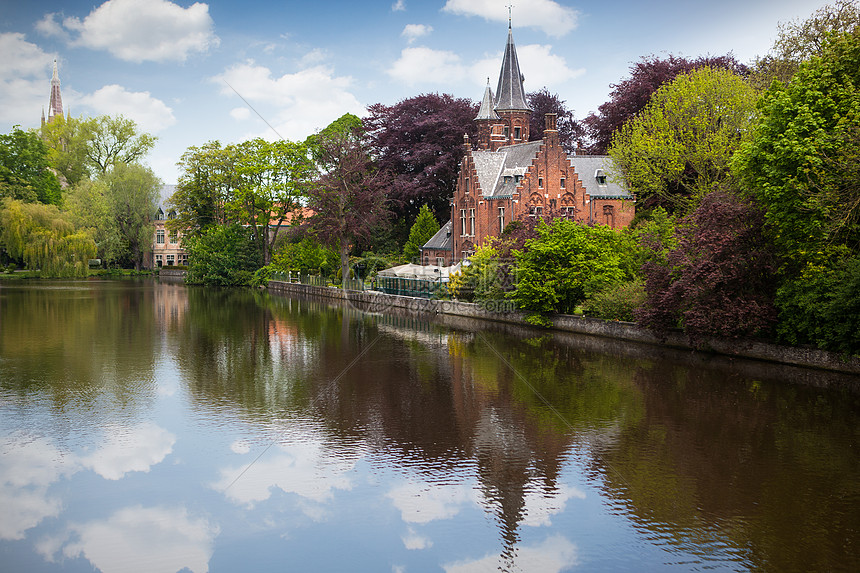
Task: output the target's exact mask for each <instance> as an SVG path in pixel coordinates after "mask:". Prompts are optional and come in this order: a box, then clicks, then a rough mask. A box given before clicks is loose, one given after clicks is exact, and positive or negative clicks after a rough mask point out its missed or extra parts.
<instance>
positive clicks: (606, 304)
mask: <svg viewBox="0 0 860 573" xmlns="http://www.w3.org/2000/svg"><path fill="white" fill-rule="evenodd" d="M644 301H645V282H644V281H642V280H641V279H637V280H635V281H631V282H627V283H621V284H618V285H614V286H612V287H610V288H608V289H605V290H602V291H600V292H598V293H597V294H595V295H594V296H593V297H591V298H590V299H588V300H587V301H586V302H585V304H584V305H583V309H582V310H583V312H584V313H585V314H586V315H587V316H594V317H597V318H604V319H607V320H623V321H625V322H632V321H633V319H634V317H633V311H634V310H635V309H636V308H638V307H639V306H640V305H641V304H642V303H643V302H644Z"/></svg>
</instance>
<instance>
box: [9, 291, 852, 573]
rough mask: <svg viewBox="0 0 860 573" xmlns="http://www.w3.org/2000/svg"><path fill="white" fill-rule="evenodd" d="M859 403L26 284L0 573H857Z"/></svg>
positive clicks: (414, 335)
mask: <svg viewBox="0 0 860 573" xmlns="http://www.w3.org/2000/svg"><path fill="white" fill-rule="evenodd" d="M434 320H435V319H434ZM827 384H829V385H830V387H829V388H827V387H826V385H827ZM858 386H860V381H858V377H851V376H840V375H835V374H827V373H823V372H815V371H809V370H801V369H791V368H785V367H780V366H776V365H768V364H764V363H755V362H744V361H730V360H725V359H719V358H715V357H708V356H702V355H697V354H693V353H675V352H671V351H667V350H664V349H658V348H651V347H646V346H638V345H631V344H626V343H625V344H621V343H618V342H614V341H609V340H603V339H598V338H588V337H578V336H570V335H551V334H547V333H546V332H541V331H536V330H525V329H522V330H519V329H513V328H507V329H505V328H503V327H500V326H493V325H488V324H481V323H474V322H468V321H456V320H452V319H448V322H446V323H445V324H443V323H441V322H438V321H437V322H430V321H428V320H422V319H420V318H416V317H395V316H383V315H374V314H369V313H362V312H360V311H358V310H356V309H354V308H351V307H349V306H343V307H332V306H329V305H328V304H327V303H325V302H320V301H312V300H296V299H287V298H281V297H278V296H269V295H267V294H266V293H261V292H249V291H218V290H204V289H192V288H186V287H184V286H182V285H176V284H159V283H156V282H148V281H139V282H131V281H127V282H124V281H115V282H110V281H88V282H76V283H73V282H43V283H23V284H12V283H4V284H0V571H4V572H5V571H93V570H94V569H95V570H99V571H104V572H106V573H112V572H119V571H123V572H124V571H141V572H147V573H152V572H156V573H157V572H162V571H164V572H175V571H180V570H183V571H193V572H196V573H200V572H205V571H213V572H220V571H231V572H232V571H374V572H375V571H382V572H389V571H390V572H423V571H448V572H483V571H499V570H501V571H527V572H541V573H543V572H549V573H553V572H560V571H703V570H708V571H712V570H713V571H746V570H755V571H860V450H858V448H860V392H858V390H857V388H858Z"/></svg>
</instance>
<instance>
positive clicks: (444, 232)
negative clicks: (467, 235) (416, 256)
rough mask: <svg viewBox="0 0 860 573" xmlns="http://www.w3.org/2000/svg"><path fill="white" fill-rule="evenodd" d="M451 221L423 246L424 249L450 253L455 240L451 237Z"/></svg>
mask: <svg viewBox="0 0 860 573" xmlns="http://www.w3.org/2000/svg"><path fill="white" fill-rule="evenodd" d="M451 235H452V233H451V221H448V222H447V223H445V224H444V225H442V228H441V229H439V230H438V231H436V234H435V235H433V236H432V237H430V240H429V241H427V242H426V243H424V245H422V246H421V248H422V249H436V250H439V251H450V250H451V244H452V243H453V241H454V238H453V237H452V236H451Z"/></svg>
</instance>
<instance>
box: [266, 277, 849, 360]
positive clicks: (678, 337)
mask: <svg viewBox="0 0 860 573" xmlns="http://www.w3.org/2000/svg"><path fill="white" fill-rule="evenodd" d="M269 290H270V291H271V292H274V293H283V294H286V295H302V296H307V295H311V296H315V297H323V298H330V299H336V300H340V301H344V302H347V303H349V304H350V305H351V306H353V307H355V308H357V309H358V310H363V311H367V312H386V311H388V312H397V313H402V312H404V311H406V312H409V313H415V314H417V315H422V314H427V315H443V316H461V317H467V318H472V319H480V320H491V321H495V322H503V323H508V324H518V325H522V324H525V320H524V314H523V313H522V312H516V311H507V310H505V309H502V310H494V309H492V308H491V307H490V308H485V307H483V306H481V305H478V304H474V303H468V302H460V301H450V300H428V299H423V298H413V297H408V296H398V295H389V294H385V293H380V292H375V291H344V290H343V289H340V288H332V287H316V286H310V285H303V284H296V283H287V282H280V281H269ZM552 320H553V325H554V326H553V330H559V331H563V332H573V333H577V334H586V335H590V336H600V337H604V338H611V339H615V340H627V341H631V342H638V343H644V344H652V345H659V346H667V347H670V348H678V349H682V350H696V348H695V347H694V346H692V345H691V344H690V342H689V340H688V339H687V337H686V336H685V335H684V334H683V333H682V332H680V331H677V332H670V333H668V334H667V335H666V336H665V337H660V336H657V335H656V334H654V333H653V332H651V331H649V330H646V329H642V328H638V327H637V326H636V325H635V324H632V323H629V322H615V321H607V320H601V319H596V318H587V317H581V316H571V315H557V316H554V317H552ZM704 348H705V350H706V351H708V352H713V353H717V354H721V355H724V356H730V357H739V358H751V359H755V360H766V361H770V362H777V363H781V364H790V365H794V366H803V367H808V368H822V369H826V370H834V371H838V372H848V373H855V374H860V358H857V357H853V358H846V357H843V356H841V355H839V354H834V353H832V352H825V351H823V350H818V349H815V348H799V347H792V346H779V345H776V344H768V343H765V342H758V341H751V340H732V339H710V340H707V341H705V343H704Z"/></svg>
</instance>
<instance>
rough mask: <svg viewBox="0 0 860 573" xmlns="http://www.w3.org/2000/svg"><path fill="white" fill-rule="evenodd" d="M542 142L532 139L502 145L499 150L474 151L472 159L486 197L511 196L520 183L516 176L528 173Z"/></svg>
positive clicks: (500, 197)
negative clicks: (526, 141) (525, 141)
mask: <svg viewBox="0 0 860 573" xmlns="http://www.w3.org/2000/svg"><path fill="white" fill-rule="evenodd" d="M542 143H543V142H542V141H530V142H528V143H518V144H516V145H507V146H505V147H500V148H499V150H498V151H484V150H478V151H473V152H472V160H473V161H474V163H475V171H476V172H477V174H478V184H479V185H480V186H481V192H482V193H483V195H484V197H489V198H493V199H502V198H507V197H510V196H511V195H512V194H513V192H514V190H516V188H517V186H518V185H519V182H518V181H517V180H516V176H517V175H519V176H523V175H525V174H526V171H527V170H528V168H529V165H531V163H532V159H534V158H535V156H536V155H537V152H538V150H539V149H540V146H541V144H542Z"/></svg>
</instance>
